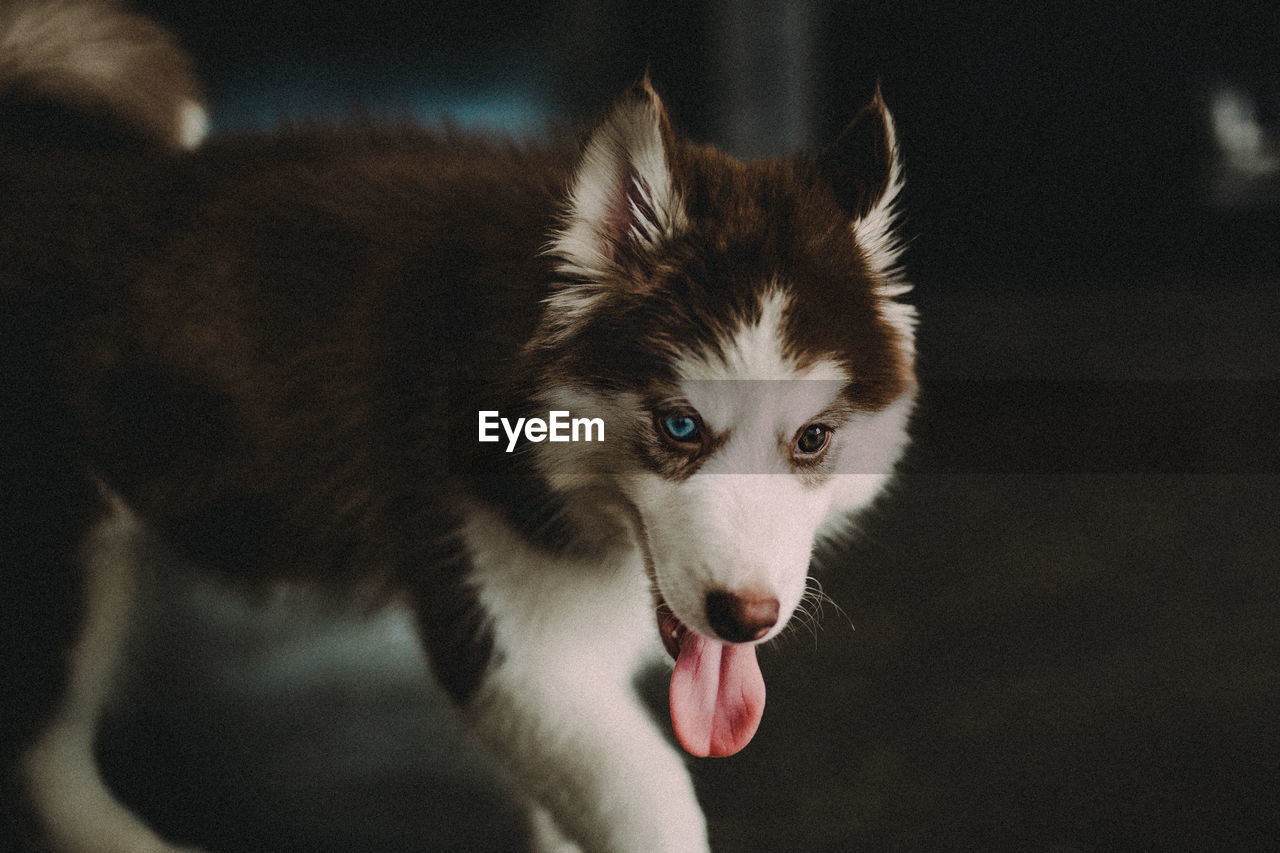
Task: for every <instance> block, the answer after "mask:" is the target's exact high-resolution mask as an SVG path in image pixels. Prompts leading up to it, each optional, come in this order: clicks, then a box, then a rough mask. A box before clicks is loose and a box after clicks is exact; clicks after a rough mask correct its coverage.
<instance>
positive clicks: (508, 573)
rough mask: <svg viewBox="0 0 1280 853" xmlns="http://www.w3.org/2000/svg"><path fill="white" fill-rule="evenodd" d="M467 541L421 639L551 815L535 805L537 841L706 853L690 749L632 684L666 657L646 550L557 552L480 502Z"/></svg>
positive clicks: (429, 609) (530, 794)
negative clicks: (450, 588)
mask: <svg viewBox="0 0 1280 853" xmlns="http://www.w3.org/2000/svg"><path fill="white" fill-rule="evenodd" d="M463 538H464V540H465V542H466V552H467V553H466V558H465V565H459V566H458V567H457V569H458V571H457V572H456V574H455V576H456V578H457V581H458V582H457V585H456V586H455V587H454V592H455V593H457V594H453V595H448V596H444V597H441V596H439V595H438V590H437V594H435V595H423V597H422V598H420V599H419V606H420V614H419V615H420V619H421V623H422V627H423V633H424V639H425V640H426V642H427V645H428V650H429V651H430V653H431V656H432V658H433V662H434V666H435V669H436V672H437V675H438V676H441V680H442V681H443V682H444V683H445V684H446V686H447V687H450V690H451V692H452V693H453V694H454V696H455V698H456V699H457V700H458V702H459V704H460V706H461V707H462V709H463V711H464V713H465V715H466V717H467V719H468V720H469V721H470V723H471V725H472V727H473V728H474V730H475V731H476V732H477V733H478V734H479V736H480V737H481V739H483V740H484V741H485V742H486V743H487V744H488V745H489V746H490V747H491V748H492V750H493V751H494V752H495V753H496V754H497V755H498V756H499V757H500V758H501V759H502V760H503V761H504V762H505V763H506V765H507V766H508V768H509V770H510V772H511V776H512V778H513V780H514V781H515V782H516V783H517V784H519V785H520V786H521V788H522V791H523V794H524V795H525V796H526V797H527V799H528V800H529V801H530V802H531V803H537V804H540V805H541V807H542V808H544V809H545V810H546V813H549V814H550V816H551V817H552V818H553V822H552V821H551V820H548V819H547V814H544V813H539V811H538V809H537V807H536V806H535V807H534V808H533V821H532V826H533V829H534V836H535V843H537V844H539V845H541V849H544V850H558V851H564V850H566V849H574V848H572V847H567V848H566V846H565V845H564V843H563V839H561V838H559V837H558V833H557V832H556V831H555V830H556V829H557V828H558V829H559V830H561V831H562V832H563V833H564V836H565V837H567V838H570V839H572V840H573V841H574V842H576V844H577V845H578V847H579V848H580V849H583V850H586V851H590V853H605V851H612V852H613V853H641V851H643V853H653V851H662V853H705V851H706V850H707V849H708V848H707V831H706V821H705V819H704V818H703V816H702V810H701V809H700V808H699V806H698V802H697V799H696V798H695V796H694V791H693V784H692V782H691V780H690V778H689V774H688V771H687V770H686V769H685V766H684V761H683V758H682V753H679V752H677V750H676V749H675V748H674V747H673V746H671V744H670V743H669V742H668V741H667V739H666V738H665V737H664V736H663V733H662V730H661V729H660V728H659V727H658V725H657V724H655V722H654V720H653V719H652V717H651V715H650V714H649V712H648V711H647V709H646V708H645V707H644V706H643V704H642V703H641V702H640V700H639V697H638V696H637V694H636V691H635V687H634V677H635V674H636V671H637V668H638V666H639V665H641V664H642V663H643V662H645V661H646V660H648V659H649V658H650V656H651V655H652V654H653V653H657V654H661V644H660V643H659V641H658V633H657V632H658V628H657V621H656V618H655V613H654V602H653V595H652V592H651V591H650V587H649V580H648V577H647V575H646V574H645V571H644V568H643V565H642V564H641V562H640V558H639V555H638V554H637V553H636V552H635V551H634V550H631V549H628V548H625V547H623V548H619V549H617V550H616V551H609V552H608V553H596V554H594V555H593V556H592V557H591V558H590V559H588V558H586V557H583V556H564V555H553V554H549V553H547V552H546V551H543V550H541V549H538V548H536V547H534V546H533V545H531V544H530V543H529V542H528V541H527V540H526V539H525V538H524V537H523V536H521V535H520V534H518V533H517V532H515V531H514V530H512V529H511V528H510V527H509V526H507V525H506V524H505V523H503V522H502V521H501V520H499V519H498V518H497V517H496V516H495V515H491V514H489V513H485V512H481V511H477V512H475V514H473V515H472V516H471V517H470V518H469V519H468V523H467V524H466V525H464V527H463ZM605 550H607V549H605ZM442 602H452V605H451V606H444V605H442ZM459 602H465V603H466V605H467V606H466V607H465V608H464V609H463V610H462V611H459V610H458V609H457V608H456V605H457V604H458V603H459ZM460 612H461V613H462V615H461V616H460V615H459V613H460ZM459 638H463V639H464V642H463V643H462V644H461V645H460V644H459ZM458 664H462V665H461V666H458Z"/></svg>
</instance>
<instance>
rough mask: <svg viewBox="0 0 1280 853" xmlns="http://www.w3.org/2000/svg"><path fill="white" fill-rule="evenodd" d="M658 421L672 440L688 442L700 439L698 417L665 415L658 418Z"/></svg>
mask: <svg viewBox="0 0 1280 853" xmlns="http://www.w3.org/2000/svg"><path fill="white" fill-rule="evenodd" d="M658 423H659V424H661V426H662V431H663V432H665V433H666V434H667V437H668V438H670V439H671V440H672V441H678V442H680V443H682V444H688V443H689V442H693V441H697V440H698V419H697V418H695V417H693V416H692V415H687V414H674V415H663V416H662V417H661V418H659V419H658Z"/></svg>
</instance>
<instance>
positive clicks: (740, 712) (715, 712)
mask: <svg viewBox="0 0 1280 853" xmlns="http://www.w3.org/2000/svg"><path fill="white" fill-rule="evenodd" d="M658 631H659V633H660V634H661V636H662V644H663V645H664V646H666V648H667V652H668V653H669V654H670V655H671V657H672V658H674V659H675V662H676V668H675V672H673V673H672V675H671V700H670V701H671V726H672V728H673V729H674V730H675V733H676V739H677V740H678V741H680V745H681V746H683V747H684V748H685V749H686V750H687V751H688V752H689V753H690V754H691V755H696V756H698V757H699V758H705V757H707V756H717V757H718V756H724V755H733V754H734V753H735V752H737V751H738V750H740V749H742V748H743V747H744V746H746V745H747V743H748V742H750V740H751V738H752V736H753V735H755V733H756V729H757V728H758V727H759V726H760V718H761V716H763V714H764V698H765V695H764V676H763V675H761V674H760V664H759V663H758V662H757V661H756V647H755V646H753V645H748V644H740V643H726V642H724V641H722V640H716V639H711V638H709V637H704V636H702V635H701V634H698V633H696V632H695V631H692V630H690V629H689V628H688V627H687V626H686V625H685V624H684V623H683V622H681V621H680V620H679V619H678V618H677V617H676V615H675V614H674V613H672V612H671V608H670V607H669V606H667V603H666V602H665V601H663V600H661V598H659V600H658Z"/></svg>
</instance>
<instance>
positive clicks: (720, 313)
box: [0, 0, 914, 851]
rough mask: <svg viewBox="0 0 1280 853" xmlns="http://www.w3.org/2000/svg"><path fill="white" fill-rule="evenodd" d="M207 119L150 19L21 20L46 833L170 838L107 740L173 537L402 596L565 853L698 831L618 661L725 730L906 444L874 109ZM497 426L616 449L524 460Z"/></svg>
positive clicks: (67, 11)
mask: <svg viewBox="0 0 1280 853" xmlns="http://www.w3.org/2000/svg"><path fill="white" fill-rule="evenodd" d="M202 135H203V112H202V108H201V107H200V105H199V98H198V95H197V93H196V88H195V85H194V83H193V82H192V80H191V78H190V76H189V75H188V74H187V72H186V64H185V61H184V59H183V58H182V56H181V54H179V53H178V52H177V51H176V50H175V49H174V48H173V47H172V46H171V44H170V42H169V40H168V38H167V36H165V34H164V33H162V32H160V31H159V30H157V29H156V28H154V27H153V26H151V25H150V24H148V23H147V22H145V21H142V20H140V19H137V18H133V17H132V16H129V15H127V14H125V13H122V12H120V11H118V10H117V9H116V8H115V7H114V6H108V5H104V4H99V3H95V2H91V0H82V2H61V3H52V4H49V3H27V2H23V3H15V4H10V6H9V8H7V9H6V10H5V11H4V12H3V13H0V435H2V436H3V445H0V476H2V479H0V519H3V521H0V573H2V575H0V576H2V577H3V583H4V587H5V590H6V595H5V597H4V599H3V604H0V625H3V627H2V628H0V631H3V632H4V633H3V638H4V639H3V643H2V644H0V655H3V656H4V660H3V664H4V666H3V669H2V670H0V696H2V697H3V699H0V701H2V702H3V703H4V705H3V713H4V715H5V716H4V719H3V721H2V722H3V729H2V732H0V738H3V740H2V741H0V759H2V760H3V762H4V772H5V773H6V774H7V775H6V779H7V783H6V784H7V787H6V792H7V793H9V794H11V795H12V796H9V797H8V798H7V799H8V801H9V802H10V803H15V804H19V808H18V809H16V810H15V812H14V814H17V813H19V812H20V813H21V815H22V823H23V825H24V826H27V827H28V829H29V830H30V837H32V838H34V839H36V840H37V842H38V843H39V844H41V845H47V846H49V847H51V848H53V849H57V850H68V851H115V850H120V851H124V850H145V849H154V850H161V849H171V848H170V847H168V846H167V845H166V844H165V843H164V842H162V841H161V840H160V839H159V838H157V837H156V836H155V835H154V834H153V833H152V832H151V831H150V830H149V829H148V828H147V827H146V826H145V825H143V823H142V822H141V821H139V820H138V819H137V818H136V817H134V816H133V815H131V814H130V813H128V812H127V810H125V809H124V808H123V807H121V806H120V805H119V804H118V803H117V802H116V801H115V800H114V799H113V798H112V797H111V795H110V793H109V792H108V791H107V790H106V788H105V787H104V786H103V784H102V783H101V781H100V778H99V776H98V775H97V772H96V770H95V769H94V766H93V759H92V744H93V730H94V725H95V723H96V720H97V717H98V713H99V709H100V707H101V703H102V701H103V698H104V695H105V693H106V691H107V688H108V684H109V681H110V673H111V671H112V669H113V667H114V660H115V657H116V653H117V651H118V649H119V647H120V645H121V642H122V639H123V636H124V632H125V626H127V624H128V623H129V620H130V613H131V607H132V604H131V601H132V600H133V598H134V597H135V594H136V588H137V584H138V580H137V571H136V567H135V565H134V563H135V560H134V559H133V558H134V551H135V549H136V547H137V542H138V537H139V536H140V535H141V534H142V531H144V530H147V531H153V532H155V533H158V534H159V535H160V537H162V538H163V540H164V541H165V542H167V543H168V545H169V546H170V547H171V548H172V549H173V551H174V552H175V553H176V554H177V555H179V556H181V557H182V558H185V559H189V560H193V561H195V562H197V563H199V564H203V565H207V566H211V567H215V568H217V569H219V570H222V571H225V572H227V573H229V574H231V575H232V576H234V577H236V578H241V579H244V580H248V581H255V582H257V581H261V580H263V579H268V578H289V579H293V578H307V579H312V580H316V581H318V582H320V583H322V584H324V585H326V586H328V587H330V588H332V589H343V588H347V587H349V586H350V585H352V584H354V585H357V586H362V587H365V588H376V589H378V590H381V591H384V592H385V593H386V594H388V595H396V596H399V597H401V598H403V599H404V600H405V601H407V602H408V603H409V604H410V605H411V606H412V607H413V608H414V610H415V612H416V614H417V616H418V624H419V627H420V631H421V635H422V638H423V643H424V646H425V647H426V649H427V651H428V653H429V655H430V657H431V660H432V662H433V666H434V668H435V672H436V673H437V675H438V677H439V678H440V680H441V682H442V683H443V684H444V686H445V687H446V688H447V690H448V691H449V692H450V694H451V695H452V696H453V698H454V699H455V700H456V701H457V703H458V704H459V706H460V708H461V709H462V711H463V713H464V714H465V716H466V718H467V719H468V720H469V722H470V723H471V724H472V725H473V727H474V728H475V730H476V731H477V732H478V733H479V735H480V737H481V738H482V739H483V740H485V741H486V742H487V743H488V744H490V745H491V746H492V747H493V749H494V750H495V751H496V752H497V753H498V755H499V756H500V757H501V758H502V759H503V760H504V761H505V762H506V764H507V766H508V767H509V768H510V770H511V774H512V778H513V779H515V780H516V781H517V782H518V783H520V784H521V785H522V786H523V788H524V790H525V791H526V792H527V795H528V799H529V805H530V809H531V812H532V814H533V817H534V821H533V825H534V827H535V843H536V844H537V845H539V846H540V847H541V848H545V849H570V848H569V847H567V846H565V845H569V844H576V845H578V846H580V847H581V848H584V849H588V850H600V851H603V850H613V851H632V850H634V851H639V850H646V851H648V850H664V851H697V850H705V849H706V845H707V841H706V830H705V826H704V820H703V817H702V814H701V812H700V810H699V808H698V805H697V801H696V799H695V797H694V793H693V789H692V786H691V784H690V781H689V778H688V775H687V773H686V771H685V769H684V767H683V764H682V760H681V758H680V756H679V753H678V752H677V751H676V750H674V749H673V748H672V747H671V746H670V745H669V744H668V742H667V740H666V738H665V737H664V735H663V733H662V731H661V729H660V728H659V727H658V726H657V725H655V723H654V722H653V721H652V720H651V719H650V718H649V716H648V714H647V713H646V712H645V710H644V709H643V707H642V706H641V705H640V704H639V703H638V702H637V701H636V699H635V697H634V696H633V688H632V680H633V677H634V674H635V673H636V671H637V669H638V668H639V667H641V666H642V665H644V664H645V663H646V662H648V661H652V660H654V659H655V658H656V657H658V656H660V654H661V651H662V645H663V643H660V642H659V639H662V641H663V642H664V643H665V644H666V645H667V647H668V650H669V651H670V652H671V653H672V655H673V656H677V657H679V659H680V662H679V663H678V664H677V667H676V671H675V676H674V678H673V685H672V717H673V722H674V723H675V725H676V728H677V734H678V736H679V738H680V740H681V743H682V744H684V745H685V747H686V748H687V749H689V750H690V751H691V752H694V753H695V754H702V755H705V754H727V753H729V752H732V751H735V750H736V749H738V748H740V747H741V746H742V745H743V744H744V743H745V742H746V740H747V739H749V738H750V736H751V734H752V733H753V732H754V729H755V725H756V723H757V722H758V720H759V714H760V706H761V705H762V704H763V685H762V683H758V682H759V670H758V668H756V667H755V663H754V651H753V644H754V643H757V642H760V641H764V640H767V639H769V638H771V637H773V636H775V635H776V634H777V633H778V632H779V631H781V630H782V629H783V627H784V626H785V624H786V622H787V621H788V618H789V616H790V615H791V613H792V612H793V611H794V609H795V608H796V607H797V605H798V604H799V602H800V600H801V598H802V596H803V595H804V592H805V589H806V580H807V569H808V565H809V560H810V554H811V551H812V549H813V547H814V544H815V542H816V541H817V540H819V539H821V538H822V537H824V536H831V535H835V534H838V533H839V532H841V530H842V529H843V527H844V525H845V523H846V522H847V519H848V518H849V517H850V516H851V515H852V514H854V513H856V512H857V511H859V510H861V509H862V508H864V507H865V506H866V505H868V504H869V503H870V502H871V501H872V500H873V499H874V497H875V496H876V494H878V493H879V491H880V490H881V489H882V487H883V485H884V483H885V481H886V479H887V477H888V475H889V472H890V470H891V468H892V466H893V463H894V461H895V460H896V459H897V457H898V455H899V454H900V452H901V449H902V446H903V444H904V442H905V423H906V419H907V417H908V415H909V412H910V408H911V403H912V399H913V396H914V378H913V372H912V371H913V368H912V362H913V347H912V324H913V315H912V313H911V311H910V309H909V308H907V307H906V306H904V305H902V304H900V303H898V302H896V301H894V300H895V297H897V296H899V295H900V294H901V293H902V292H903V290H904V289H905V288H904V287H903V285H902V284H901V283H900V282H899V281H898V280H897V278H896V275H895V270H894V268H893V267H894V263H895V257H896V251H897V247H896V243H895V241H894V237H893V234H892V231H891V224H892V203H893V199H894V195H895V193H896V191H897V188H898V185H899V172H898V164H897V153H896V149H895V146H894V140H893V132H892V124H891V122H890V121H889V118H888V113H887V111H886V110H885V109H884V106H883V104H882V103H881V102H880V100H879V98H878V97H877V98H876V99H875V100H874V101H873V102H872V104H871V105H869V106H868V107H867V108H866V109H864V110H863V112H862V113H861V114H859V116H858V117H857V118H856V119H855V121H854V122H853V124H851V125H850V128H849V129H848V130H847V131H846V133H845V134H844V135H843V136H842V137H841V140H840V141H839V142H838V143H837V144H836V145H834V146H833V147H832V148H831V149H830V150H829V151H828V152H827V153H826V154H825V155H824V156H823V157H822V158H820V159H818V160H816V161H810V160H807V159H804V158H796V159H790V160H773V161H764V162H759V163H749V164H744V163H740V162H737V161H734V160H732V159H730V158H728V157H725V156H724V155H721V154H719V153H717V152H715V151H713V150H711V149H707V148H704V147H700V146H695V145H692V144H690V143H687V142H684V141H682V140H680V139H678V138H677V137H676V136H675V135H674V133H673V132H672V131H671V129H670V127H669V124H668V122H667V119H666V117H665V114H664V112H663V109H662V105H661V103H660V102H659V100H658V98H657V96H656V95H655V94H654V93H653V92H652V90H651V89H649V88H648V86H647V85H645V86H640V87H637V88H636V89H635V90H634V91H632V92H631V93H629V94H628V95H627V96H625V97H624V98H623V99H622V101H621V102H620V103H619V104H618V106H617V107H616V108H615V109H614V111H613V112H612V114H611V115H610V116H609V118H608V119H606V120H605V121H604V122H603V123H602V124H601V126H600V127H599V128H598V129H597V130H596V131H595V133H594V134H593V135H592V136H591V137H590V138H589V139H588V140H587V142H586V144H585V146H584V147H583V148H578V147H573V148H570V147H567V146H566V147H563V148H555V147H516V146H513V145H509V144H502V143H496V142H492V141H487V140H484V139H478V138H473V137H469V136H464V135H460V134H449V133H445V134H430V133H426V132H424V131H420V130H415V129H408V128H397V129H378V128H373V127H357V128H351V127H347V128H336V129H335V128H331V129H321V130H312V131H296V132H286V133H281V134H276V135H273V136H260V135H249V136H242V137H232V138H227V139H222V140H214V141H212V142H210V143H209V144H207V145H204V146H203V147H200V142H201V138H202ZM742 380H751V381H742ZM486 410H492V411H499V412H502V413H503V414H504V415H509V416H511V418H512V420H514V419H515V418H516V417H532V416H535V415H538V416H540V415H545V413H547V412H548V411H553V410H564V411H569V412H573V413H574V414H575V415H578V414H582V415H586V416H590V417H598V418H600V419H601V421H602V422H603V424H604V426H605V435H604V441H602V442H599V443H596V444H565V443H552V442H549V441H548V442H538V441H529V440H526V441H524V442H522V443H520V444H519V446H518V447H517V448H516V452H514V453H507V452H505V447H504V446H503V445H504V444H505V442H500V443H498V444H487V443H482V442H480V441H478V440H477V433H476V418H477V413H478V412H481V411H486ZM660 628H661V633H662V634H663V636H662V637H661V638H660V636H659V635H660V630H659V629H660ZM702 669H706V670H710V671H711V672H712V673H713V676H714V674H716V673H718V674H719V682H718V684H719V687H718V688H717V682H716V679H715V678H714V677H712V678H711V679H710V681H708V678H707V677H706V676H705V675H699V674H698V672H697V671H698V670H702ZM717 689H718V690H719V691H720V694H719V695H717ZM726 693H734V694H735V695H734V696H733V697H730V698H725V694H726ZM738 694H741V695H738ZM569 839H571V840H572V841H570V840H569Z"/></svg>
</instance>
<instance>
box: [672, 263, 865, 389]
mask: <svg viewBox="0 0 1280 853" xmlns="http://www.w3.org/2000/svg"><path fill="white" fill-rule="evenodd" d="M789 309H790V297H789V296H787V294H786V293H785V292H783V291H782V290H781V289H780V288H777V287H774V288H771V289H770V290H768V291H767V292H766V293H765V294H764V295H763V296H761V297H760V318H759V319H758V320H756V322H754V323H751V324H747V325H744V326H741V327H740V328H739V329H738V330H737V331H736V332H735V333H734V335H733V337H732V338H731V339H730V340H728V341H723V342H721V350H722V352H721V353H716V352H709V351H704V352H700V353H686V354H685V355H682V356H681V357H680V358H679V359H677V360H676V363H675V369H676V374H677V375H678V376H680V378H681V379H685V380H697V381H703V380H720V379H753V380H781V379H825V380H830V381H839V382H847V381H849V376H848V374H847V373H845V371H844V368H842V367H840V365H838V364H837V363H836V362H835V361H825V360H824V361H817V362H815V363H813V364H810V365H808V366H806V367H804V368H801V367H800V366H799V365H798V364H797V363H796V361H795V359H793V358H791V357H790V356H788V355H787V354H786V344H785V341H786V338H785V334H784V327H785V325H786V321H787V312H788V310H789Z"/></svg>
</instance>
